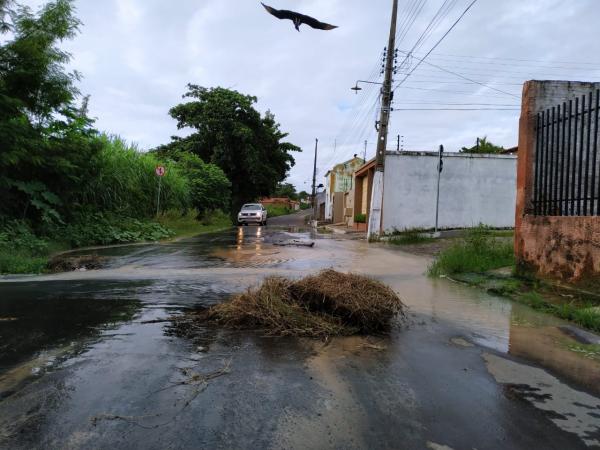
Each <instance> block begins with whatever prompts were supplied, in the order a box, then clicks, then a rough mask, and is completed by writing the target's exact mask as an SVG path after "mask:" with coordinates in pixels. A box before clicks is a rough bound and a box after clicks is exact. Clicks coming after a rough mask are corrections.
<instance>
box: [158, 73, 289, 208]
mask: <svg viewBox="0 0 600 450" xmlns="http://www.w3.org/2000/svg"><path fill="white" fill-rule="evenodd" d="M184 98H185V99H188V100H189V101H188V102H185V103H182V104H180V105H177V106H175V107H174V108H172V109H171V110H170V114H171V116H172V117H173V118H174V119H176V120H177V127H178V128H179V129H182V128H193V129H194V130H195V132H194V133H193V134H191V135H190V136H188V137H185V138H173V141H172V142H171V143H170V144H167V145H165V146H162V147H159V148H158V149H157V151H158V153H159V154H162V155H165V156H169V155H172V154H173V153H178V152H181V151H184V152H190V153H194V154H195V155H197V156H199V157H200V158H201V159H202V160H203V161H205V162H207V163H212V164H215V165H217V166H219V167H220V168H221V169H222V170H223V172H225V175H226V176H227V178H228V179H229V180H230V181H231V194H232V197H231V199H232V201H231V203H232V209H231V211H236V210H237V209H238V208H239V207H240V206H241V205H242V204H244V203H247V202H250V201H254V200H255V199H257V198H259V197H262V196H270V195H272V194H273V193H274V192H275V190H276V188H277V184H278V183H280V182H282V181H283V180H284V179H285V178H286V176H287V174H288V172H289V170H290V168H291V167H292V166H293V165H294V158H293V157H292V155H291V154H290V153H291V152H293V151H300V149H299V148H298V147H296V146H295V145H293V144H290V143H288V142H284V139H285V138H286V136H287V134H286V133H283V132H282V131H281V130H280V129H279V124H278V123H277V122H276V121H275V117H274V116H273V114H271V113H270V112H267V113H266V114H264V115H261V114H260V113H259V112H258V111H257V110H256V109H255V108H254V105H255V103H256V101H257V99H256V97H252V96H249V95H243V94H240V93H239V92H237V91H233V90H229V89H224V88H220V87H217V88H211V89H207V88H204V87H201V86H197V85H193V84H190V85H188V92H187V93H186V94H185V95H184Z"/></svg>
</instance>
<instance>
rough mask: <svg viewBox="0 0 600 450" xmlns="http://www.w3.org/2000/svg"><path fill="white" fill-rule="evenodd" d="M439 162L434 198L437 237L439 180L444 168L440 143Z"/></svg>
mask: <svg viewBox="0 0 600 450" xmlns="http://www.w3.org/2000/svg"><path fill="white" fill-rule="evenodd" d="M439 157H440V159H439V162H438V177H437V197H436V199H435V235H436V237H437V233H438V229H439V219H440V181H441V178H442V171H443V170H444V146H443V145H440V151H439Z"/></svg>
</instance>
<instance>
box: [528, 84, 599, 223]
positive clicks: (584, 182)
mask: <svg viewBox="0 0 600 450" xmlns="http://www.w3.org/2000/svg"><path fill="white" fill-rule="evenodd" d="M599 110H600V89H599V90H596V91H595V92H590V93H589V95H583V96H581V97H577V98H575V99H574V100H569V101H568V102H564V103H562V104H561V105H557V106H554V107H552V108H549V109H547V110H546V111H543V112H540V113H538V115H537V118H536V144H535V169H534V170H535V179H534V184H533V210H534V214H535V215H538V216H600V148H598V137H599V130H598V127H599V125H600V123H599V119H598V117H599Z"/></svg>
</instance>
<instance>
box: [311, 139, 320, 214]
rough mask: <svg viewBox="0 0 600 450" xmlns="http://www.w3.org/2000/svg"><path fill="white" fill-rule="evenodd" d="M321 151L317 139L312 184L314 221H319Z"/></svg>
mask: <svg viewBox="0 0 600 450" xmlns="http://www.w3.org/2000/svg"><path fill="white" fill-rule="evenodd" d="M318 150H319V139H315V168H314V169H313V182H312V202H313V220H318V216H317V153H318Z"/></svg>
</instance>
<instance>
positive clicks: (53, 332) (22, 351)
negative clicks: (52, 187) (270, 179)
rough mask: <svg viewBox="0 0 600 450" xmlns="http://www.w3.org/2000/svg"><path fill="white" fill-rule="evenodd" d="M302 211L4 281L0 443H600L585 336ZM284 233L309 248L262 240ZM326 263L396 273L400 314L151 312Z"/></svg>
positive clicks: (598, 367) (598, 386)
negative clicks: (368, 328)
mask: <svg viewBox="0 0 600 450" xmlns="http://www.w3.org/2000/svg"><path fill="white" fill-rule="evenodd" d="M302 223H303V221H302V217H300V216H297V217H292V218H278V219H275V220H272V221H271V224H270V225H269V227H263V228H257V227H244V228H240V229H237V228H236V229H232V230H231V231H227V232H222V233H216V234H212V235H205V236H199V237H197V238H193V239H188V240H184V241H179V242H175V243H169V244H164V245H146V246H130V247H119V248H112V249H105V250H102V251H99V252H98V253H100V254H101V255H102V256H106V257H108V258H109V260H108V261H109V263H108V267H107V268H106V269H105V270H101V271H90V272H76V273H67V274H58V275H48V276H41V277H18V278H11V277H7V278H4V279H2V280H1V282H0V337H1V339H0V448H6V449H9V448H10V449H38V448H39V449H48V448H50V449H103V448H111V449H132V448H134V449H135V448H140V449H179V448H181V449H197V448H226V449H231V448H244V449H255V448H273V449H279V448H286V449H304V448H307V449H326V448H332V449H338V448H339V449H352V448H361V449H362V448H377V449H379V448H382V449H385V448H390V449H398V448H402V449H427V448H430V449H445V448H451V449H473V448H476V449H479V450H482V449H507V448H511V449H512V448H517V449H520V448H523V449H525V448H527V449H530V448H544V449H577V448H589V447H591V448H600V399H599V397H600V355H598V354H596V353H594V352H593V351H582V349H588V346H585V343H586V342H593V341H594V339H598V337H597V336H595V335H591V334H580V333H579V332H577V333H574V332H573V331H574V330H573V328H572V327H571V326H570V325H569V324H567V323H564V322H562V321H560V320H557V319H554V318H552V317H550V316H546V315H541V314H538V313H536V312H534V311H532V310H530V309H528V308H526V307H524V306H521V305H517V304H514V303H511V302H509V301H507V300H503V299H501V298H498V297H494V296H491V295H488V294H486V293H484V292H481V291H479V290H475V289H472V288H469V287H466V286H462V285H459V284H455V283H452V282H450V281H448V280H430V279H428V278H427V277H426V276H425V275H424V272H425V271H426V269H427V266H428V264H429V262H430V261H429V260H428V259H427V258H423V257H418V256H414V255H409V254H407V253H403V252H402V251H399V250H397V249H391V248H388V247H385V246H381V245H369V244H367V243H366V242H365V241H361V240H350V239H342V238H339V237H337V236H333V235H320V236H315V235H313V234H311V233H310V232H309V231H306V230H304V229H303V227H302ZM290 238H295V239H314V240H315V242H316V244H315V247H314V248H307V247H280V246H276V245H273V243H275V242H277V241H278V240H282V239H290ZM329 267H333V268H335V269H338V270H343V271H353V272H359V273H363V274H367V275H370V276H373V277H376V278H378V279H380V280H382V281H384V282H385V283H387V284H389V285H390V286H392V287H393V288H394V289H395V290H396V291H397V292H398V294H399V295H400V296H401V297H402V299H403V301H404V302H405V303H406V304H407V305H408V307H409V322H408V324H406V325H405V326H402V327H400V326H397V327H395V328H394V330H393V332H392V333H391V334H390V335H389V336H386V337H369V338H357V337H353V338H340V339H334V340H332V341H329V342H320V341H311V340H305V339H291V338H286V339H273V338H266V337H263V336H261V335H260V334H257V333H250V332H231V331H219V330H215V329H207V330H206V332H205V333H204V335H203V336H201V337H199V338H198V339H196V340H194V341H190V340H186V339H182V338H179V337H176V336H173V335H171V334H170V333H169V327H168V322H164V320H165V319H167V318H168V317H170V316H171V315H173V314H178V313H180V312H182V311H185V310H186V309H188V308H194V307H198V306H209V305H212V304H215V303H217V302H221V301H223V300H224V299H226V298H227V296H228V295H230V294H232V293H235V292H240V291H241V290H244V289H246V288H247V287H249V286H254V285H256V284H257V283H259V282H260V280H261V279H262V278H264V277H265V276H269V275H274V274H277V275H283V276H289V277H300V276H304V275H306V274H308V273H311V272H314V271H318V270H320V269H323V268H329ZM582 341H583V342H582ZM589 348H594V347H589Z"/></svg>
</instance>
